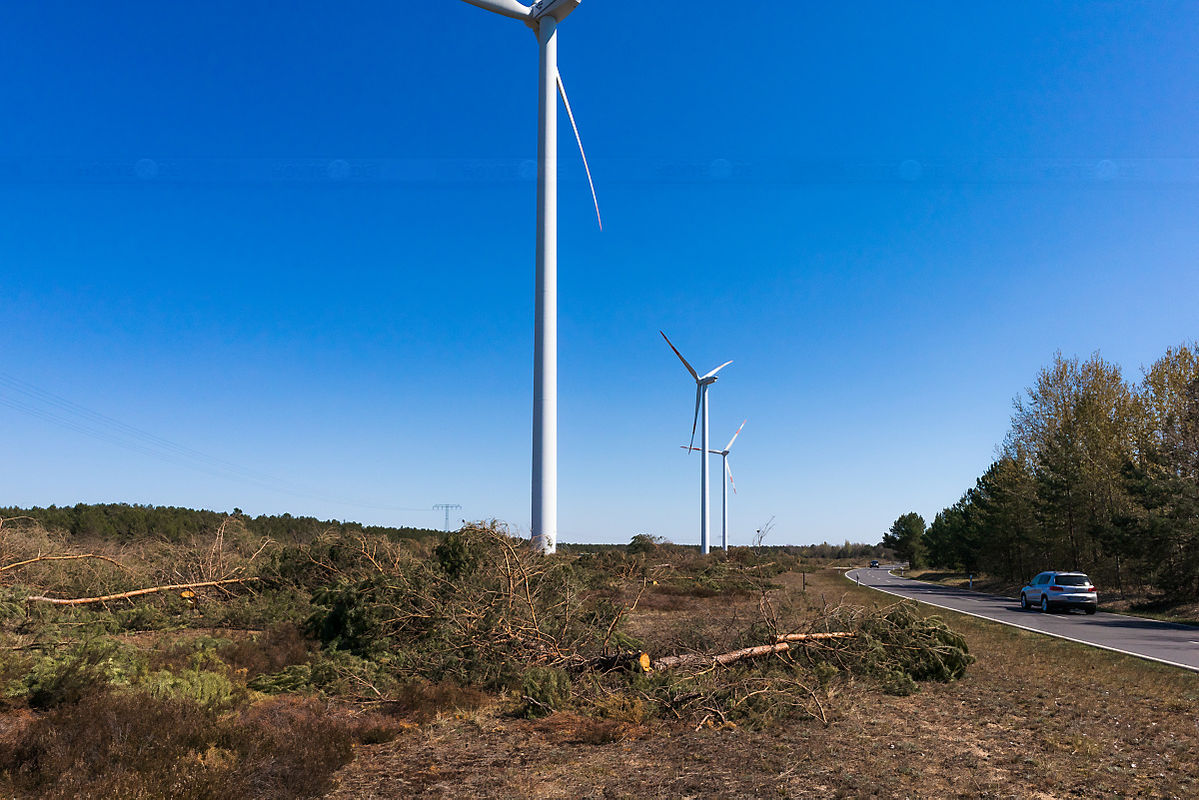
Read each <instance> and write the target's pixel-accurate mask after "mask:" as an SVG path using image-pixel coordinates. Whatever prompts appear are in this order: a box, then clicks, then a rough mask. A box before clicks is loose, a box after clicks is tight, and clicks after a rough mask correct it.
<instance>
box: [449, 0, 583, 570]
mask: <svg viewBox="0 0 1199 800" xmlns="http://www.w3.org/2000/svg"><path fill="white" fill-rule="evenodd" d="M465 1H466V2H467V3H470V4H471V5H472V6H478V7H479V8H482V9H486V10H487V11H493V12H495V13H496V14H500V15H502V16H505V17H511V18H512V19H517V20H520V21H521V22H523V23H525V24H526V25H528V26H529V27H530V28H532V29H533V32H534V33H536V34H537V41H538V44H539V49H540V66H539V69H538V83H537V87H538V106H537V109H538V110H537V133H538V138H537V270H536V272H537V278H536V281H537V288H536V296H535V300H534V306H535V314H536V319H535V321H534V323H533V514H532V525H531V528H532V531H531V533H532V541H533V547H534V548H535V549H539V550H541V552H543V553H553V552H554V551H555V550H556V549H557V543H558V96H557V95H558V93H559V92H561V94H562V102H563V104H564V105H565V106H566V113H567V115H568V116H569V117H570V125H571V127H572V128H573V129H574V132H575V139H576V140H578V142H579V152H580V153H582V152H583V140H582V139H581V138H580V137H579V128H578V126H577V125H575V120H574V113H573V112H572V111H571V110H570V101H569V100H567V99H566V87H565V86H564V85H563V83H562V76H561V75H560V74H559V73H558V36H557V30H558V23H560V22H561V21H562V20H564V19H566V17H567V15H569V14H570V12H572V11H574V10H575V8H577V7H578V5H579V2H580V0H539V2H536V3H534V4H533V5H532V6H531V7H530V6H526V5H524V4H523V3H518V2H517V1H516V0H465ZM583 168H584V169H585V170H586V171H587V182H588V183H589V184H590V185H591V198H592V200H594V201H595V216H596V219H597V220H598V219H600V217H599V201H598V200H595V184H594V183H592V181H591V168H590V167H588V166H587V154H586V153H584V154H583ZM603 227H604V224H603V221H602V220H600V230H603Z"/></svg>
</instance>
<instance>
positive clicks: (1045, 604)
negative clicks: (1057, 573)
mask: <svg viewBox="0 0 1199 800" xmlns="http://www.w3.org/2000/svg"><path fill="white" fill-rule="evenodd" d="M1041 613H1042V614H1048V613H1049V598H1048V597H1046V596H1045V595H1041Z"/></svg>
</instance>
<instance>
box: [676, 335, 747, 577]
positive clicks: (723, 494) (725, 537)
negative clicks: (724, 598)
mask: <svg viewBox="0 0 1199 800" xmlns="http://www.w3.org/2000/svg"><path fill="white" fill-rule="evenodd" d="M680 357H681V356H680ZM746 422H749V420H742V422H741V427H740V428H737V432H736V433H734V434H733V438H732V439H729V443H728V444H726V445H725V446H724V449H723V450H709V451H708V452H709V453H712V454H713V455H718V456H720V460H721V461H722V462H724V474H725V475H727V476H728V479H729V480H728V483H725V482H724V481H721V490H720V515H721V520H720V546H721V547H723V548H724V550H725V552H726V553H727V552H728V549H729V484H732V486H733V494H736V493H737V484H736V482H735V481H734V480H733V470H732V469H730V468H729V451H730V450H732V449H733V442H735V441H737V437H738V436H740V435H741V428H744V427H745V423H746ZM679 447H683V449H684V450H687V451H688V452H690V451H692V450H696V449H697V448H695V447H684V446H683V445H679Z"/></svg>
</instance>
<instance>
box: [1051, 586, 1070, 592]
mask: <svg viewBox="0 0 1199 800" xmlns="http://www.w3.org/2000/svg"><path fill="white" fill-rule="evenodd" d="M1049 591H1051V592H1064V591H1066V590H1065V589H1063V588H1062V587H1060V586H1050V587H1049Z"/></svg>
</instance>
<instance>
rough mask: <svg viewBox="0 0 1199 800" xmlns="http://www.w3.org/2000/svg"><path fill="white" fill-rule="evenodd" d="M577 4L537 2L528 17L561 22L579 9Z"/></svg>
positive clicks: (555, 0)
mask: <svg viewBox="0 0 1199 800" xmlns="http://www.w3.org/2000/svg"><path fill="white" fill-rule="evenodd" d="M467 1H468V2H469V0H467ZM579 2H580V0H539V1H538V2H536V3H534V4H533V7H532V8H531V9H529V16H530V17H532V18H533V19H534V20H537V21H540V20H541V19H542V18H543V17H545V16H547V15H548V16H551V17H553V18H554V21H555V22H561V21H562V20H564V19H566V17H567V16H569V14H570V12H572V11H574V10H575V9H576V8H578V7H579Z"/></svg>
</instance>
